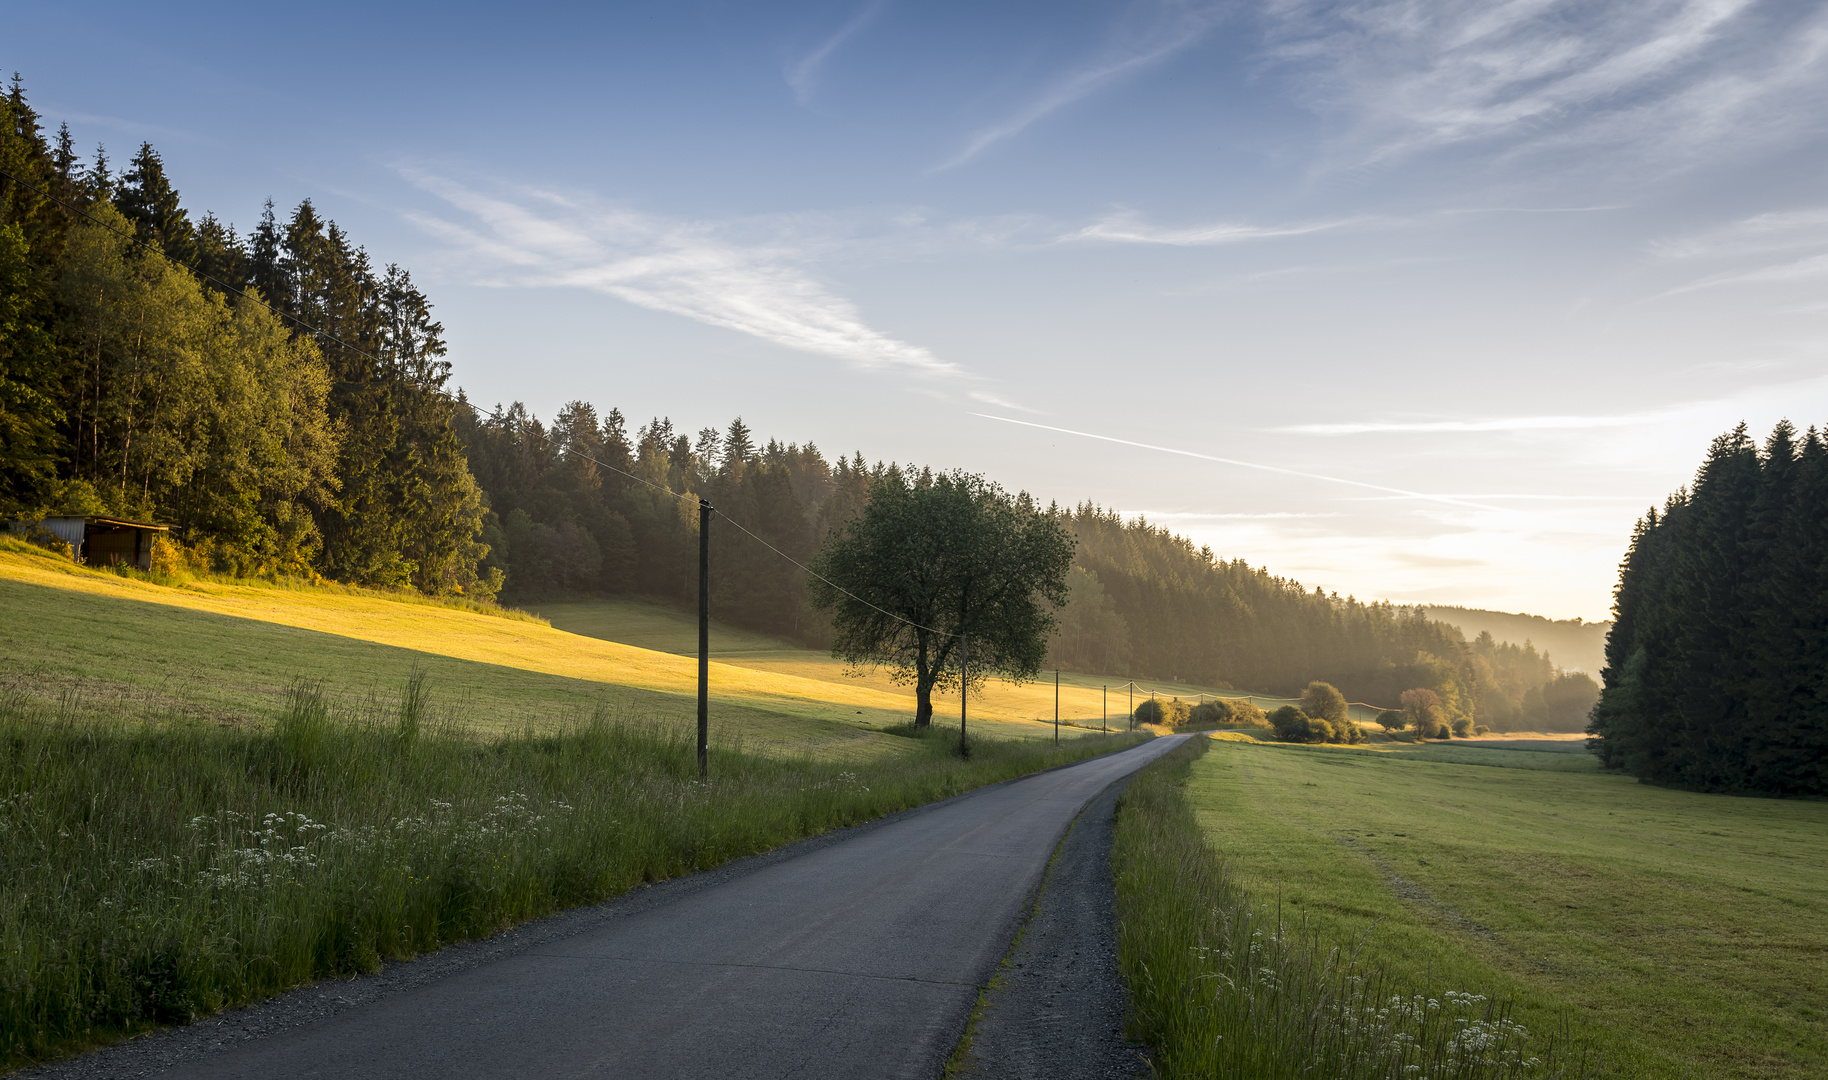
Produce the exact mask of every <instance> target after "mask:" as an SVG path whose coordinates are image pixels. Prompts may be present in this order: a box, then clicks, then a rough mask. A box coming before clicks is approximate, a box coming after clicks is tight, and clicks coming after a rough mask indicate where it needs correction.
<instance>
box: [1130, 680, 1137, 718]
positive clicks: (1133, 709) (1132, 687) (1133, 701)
mask: <svg viewBox="0 0 1828 1080" xmlns="http://www.w3.org/2000/svg"><path fill="white" fill-rule="evenodd" d="M1130 730H1131V731H1135V730H1136V680H1135V679H1131V680H1130Z"/></svg>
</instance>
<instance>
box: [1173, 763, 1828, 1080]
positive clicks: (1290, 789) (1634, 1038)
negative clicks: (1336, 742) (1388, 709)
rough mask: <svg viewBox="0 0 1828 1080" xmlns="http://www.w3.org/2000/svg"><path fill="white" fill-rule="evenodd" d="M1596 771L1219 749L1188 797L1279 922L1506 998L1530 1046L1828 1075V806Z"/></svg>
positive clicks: (1689, 1069)
mask: <svg viewBox="0 0 1828 1080" xmlns="http://www.w3.org/2000/svg"><path fill="white" fill-rule="evenodd" d="M1527 744H1528V743H1527V741H1526V745H1527ZM1542 744H1546V745H1553V743H1552V742H1549V741H1547V740H1544V741H1542ZM1591 761H1592V759H1591V758H1590V757H1589V756H1588V755H1585V754H1581V753H1578V752H1574V753H1567V752H1555V751H1552V750H1549V751H1544V750H1534V751H1533V750H1499V749H1490V748H1484V747H1476V746H1464V745H1460V744H1459V740H1455V741H1454V742H1452V743H1442V744H1430V745H1427V746H1425V747H1416V748H1414V749H1413V750H1404V749H1403V748H1402V747H1401V746H1400V745H1399V746H1398V747H1395V748H1393V752H1389V753H1378V752H1370V751H1366V750H1363V749H1359V748H1351V749H1339V748H1333V747H1295V746H1285V745H1274V744H1254V745H1246V744H1243V743H1236V742H1218V741H1212V742H1211V744H1210V749H1209V751H1208V752H1207V753H1206V755H1205V756H1204V757H1203V758H1201V759H1200V760H1199V761H1197V762H1196V763H1194V764H1193V765H1192V767H1191V773H1190V776H1189V780H1188V783H1187V786H1186V788H1185V793H1186V799H1187V801H1188V803H1189V804H1190V805H1191V807H1192V808H1193V810H1194V812H1195V813H1196V814H1197V820H1198V822H1199V825H1200V827H1201V829H1202V830H1203V831H1204V833H1205V835H1206V837H1207V838H1208V840H1209V842H1210V844H1211V846H1212V848H1213V849H1214V851H1215V852H1216V854H1217V855H1218V857H1220V858H1222V859H1223V860H1224V861H1225V864H1226V866H1227V867H1228V871H1229V873H1230V876H1231V878H1232V880H1233V881H1235V882H1236V883H1237V885H1238V887H1240V888H1243V889H1246V890H1249V891H1250V892H1252V893H1253V894H1255V896H1256V897H1257V898H1258V900H1259V901H1260V902H1271V901H1272V900H1273V899H1274V898H1278V897H1279V898H1280V901H1281V903H1282V908H1283V911H1284V914H1285V921H1288V922H1291V923H1294V922H1300V923H1305V925H1306V926H1307V927H1308V928H1309V929H1310V930H1312V931H1313V932H1314V933H1315V934H1317V935H1318V936H1319V938H1320V940H1322V941H1323V942H1325V943H1326V944H1327V946H1328V947H1338V948H1340V949H1342V950H1344V951H1347V952H1350V951H1353V950H1357V951H1358V953H1359V956H1360V957H1361V960H1363V961H1364V962H1365V963H1367V964H1369V965H1372V966H1375V967H1377V968H1379V969H1381V970H1383V971H1385V972H1387V973H1390V974H1391V975H1392V976H1393V977H1397V978H1399V979H1401V980H1403V981H1406V982H1410V983H1413V984H1426V988H1427V989H1429V992H1430V993H1432V992H1433V991H1434V989H1449V988H1451V989H1459V990H1468V989H1471V990H1476V991H1477V992H1479V993H1485V994H1490V995H1492V996H1493V997H1494V998H1499V997H1502V998H1504V999H1507V1000H1509V1001H1510V1002H1511V1003H1512V1009H1513V1012H1512V1015H1513V1018H1514V1019H1516V1020H1518V1021H1519V1022H1521V1023H1523V1024H1525V1025H1526V1026H1527V1027H1529V1028H1531V1029H1532V1030H1544V1029H1547V1028H1551V1027H1554V1026H1555V1025H1556V1024H1558V1023H1559V1022H1560V1017H1561V1015H1562V1013H1563V1011H1564V1010H1565V1009H1571V1010H1572V1015H1573V1017H1574V1018H1575V1023H1576V1025H1577V1029H1578V1031H1579V1032H1580V1034H1581V1035H1582V1037H1583V1038H1585V1039H1587V1040H1589V1041H1590V1043H1591V1045H1592V1046H1593V1047H1595V1048H1596V1050H1598V1051H1599V1052H1601V1053H1603V1055H1604V1060H1605V1075H1606V1076H1608V1077H1627V1078H1635V1077H1657V1078H1668V1080H1681V1078H1684V1077H1688V1078H1694V1080H1699V1078H1701V1077H1709V1078H1713V1077H1723V1078H1736V1077H1743V1078H1753V1077H1756V1078H1778V1077H1783V1078H1797V1080H1801V1078H1803V1077H1815V1076H1820V1075H1824V1073H1828V1023H1825V1022H1828V980H1824V979H1823V978H1822V977H1821V974H1822V971H1823V970H1824V969H1823V960H1824V956H1825V955H1828V954H1825V952H1824V949H1825V948H1828V946H1825V944H1824V943H1828V803H1824V802H1821V801H1819V800H1817V801H1802V800H1776V799H1747V798H1735V797H1729V796H1720V795H1705V794H1697V793H1693V792H1681V791H1669V790H1665V789H1661V788H1655V787H1649V786H1646V785H1642V784H1639V783H1636V782H1635V781H1633V780H1631V779H1629V778H1626V777H1620V776H1613V775H1606V774H1602V773H1598V772H1596V771H1593V769H1592V766H1591ZM1492 766H1497V767H1492ZM1568 770H1573V771H1568Z"/></svg>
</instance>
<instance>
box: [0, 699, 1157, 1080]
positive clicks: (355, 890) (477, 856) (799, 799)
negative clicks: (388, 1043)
mask: <svg viewBox="0 0 1828 1080" xmlns="http://www.w3.org/2000/svg"><path fill="white" fill-rule="evenodd" d="M926 731H928V732H930V733H931V734H930V735H912V734H911V735H910V737H905V738H893V737H887V738H885V742H886V743H887V744H889V745H890V746H891V748H892V752H886V753H881V754H878V755H876V756H875V757H874V758H873V759H871V760H866V761H834V760H825V759H820V758H813V757H800V758H788V757H782V756H778V755H776V756H763V755H758V754H754V753H750V752H746V751H745V750H744V749H743V748H742V747H741V746H740V745H736V746H722V747H714V748H713V750H712V757H711V773H710V780H709V781H708V782H700V781H699V780H698V779H697V775H696V761H695V756H694V754H695V751H694V747H693V745H692V743H691V741H690V739H689V737H687V736H686V734H685V733H684V732H683V731H681V730H680V729H678V728H674V727H670V726H665V725H661V724H657V723H654V722H651V721H649V720H647V719H645V718H643V717H642V716H640V715H639V714H631V713H628V712H624V711H620V710H617V709H614V708H612V707H609V706H607V705H605V706H604V707H602V708H599V709H597V710H595V711H594V712H592V713H589V714H584V715H579V716H576V717H574V719H573V720H572V722H570V723H568V724H565V725H563V726H562V727H561V728H559V729H558V730H550V731H546V732H537V731H526V732H521V733H509V734H504V735H499V736H495V737H492V738H476V737H473V736H472V735H470V734H469V733H468V732H467V731H466V730H465V726H464V717H463V715H462V711H461V708H460V707H459V706H457V705H452V704H449V703H445V704H441V702H440V695H439V688H438V687H437V686H436V685H435V684H433V683H431V682H430V681H428V680H427V679H426V678H425V677H424V676H423V675H422V674H418V673H415V675H414V676H413V677H411V678H409V679H407V680H406V681H405V683H404V684H403V685H401V686H400V687H399V688H398V693H397V696H396V697H394V698H392V699H391V700H380V701H377V700H376V699H374V698H372V697H371V698H368V699H365V700H364V699H354V700H350V699H339V698H336V697H332V696H330V695H327V694H326V693H325V692H324V691H323V689H322V687H321V686H319V685H317V684H314V683H302V682H301V683H298V684H295V685H294V686H293V687H292V688H291V690H290V691H289V693H288V694H287V704H286V707H285V710H284V712H283V714H282V715H281V716H280V717H279V719H278V721H277V722H276V723H274V724H272V725H270V726H261V727H238V728H225V727H221V726H217V725H213V724H206V723H197V722H194V721H186V720H182V719H173V720H170V721H167V722H137V723H118V722H113V723H111V722H107V721H105V720H101V719H98V718H97V717H95V716H94V715H91V714H90V713H89V711H88V710H87V708H86V706H85V703H84V702H82V701H81V700H80V698H79V697H77V696H75V695H71V696H70V697H67V698H66V699H65V700H64V701H63V702H61V703H59V704H58V705H55V706H47V705H43V704H28V703H25V702H22V701H21V700H19V699H18V697H17V696H16V695H15V696H13V697H10V698H6V699H0V867H4V873H3V874H0V946H3V955H0V1031H4V1032H5V1033H6V1035H5V1045H4V1046H0V1065H17V1064H21V1063H24V1062H29V1061H33V1060H40V1059H43V1058H45V1057H49V1056H53V1055H56V1054H59V1053H63V1052H69V1051H73V1050H76V1049H80V1048H82V1047H85V1046H91V1045H95V1044H98V1043H102V1042H106V1041H110V1040H113V1039H116V1038H119V1037H121V1036H124V1035H128V1034H131V1033H132V1032H135V1031H138V1030H143V1029H145V1028H148V1027H151V1026H156V1025H160V1024H170V1023H181V1022H184V1021H187V1020H189V1019H191V1018H193V1017H195V1016H198V1015H202V1014H207V1013H210V1012H213V1011H215V1010H219V1009H222V1008H225V1007H228V1006H232V1005H238V1004H243V1003H247V1002H251V1001H254V1000H257V999H259V998H262V997H266V996H269V995H271V994H273V993H276V992H278V991H280V990H283V989H285V988H287V987H290V986H295V985H298V984H299V983H302V982H306V981H309V980H312V979H317V978H323V977H327V976H338V975H349V974H354V973H356V972H361V971H370V970H374V969H375V968H376V967H377V966H378V965H379V964H380V963H381V962H382V961H383V960H386V959H391V958H401V957H410V956H412V955H414V954H415V953H419V952H423V951H426V950H429V949H435V948H437V947H439V946H441V945H443V944H446V943H449V942H452V941H457V940H462V939H465V938H472V937H477V936H482V935H487V934H489V933H492V932H494V931H496V930H498V929H501V928H503V927H505V926H508V925H511V924H513V923H516V922H519V921H522V920H525V919H529V918H534V917H538V916H541V915H546V914H549V913H552V912H555V911H557V910H560V909H562V908H565V907H568V906H573V905H577V904H584V903H590V902H593V901H598V900H603V899H606V898H608V897H612V896H615V895H617V894H619V893H622V892H624V891H626V890H628V889H630V888H633V887H635V886H637V885H640V884H642V883H644V882H651V881H657V880H661V879H664V878H669V877H673V876H676V875H680V874H686V873H691V872H693V871H696V870H702V869H706V868H708V867H712V866H716V865H718V864H720V863H723V862H725V861H727V860H729V859H733V858H737V857H739V856H743V855H749V854H754V853H757V852H761V851H766V850H768V849H770V848H773V847H776V846H779V845H781V844H785V843H788V842H791V841H793V840H797V839H800V838H802V837H806V836H812V835H815V834H818V833H821V832H825V831H827V830H830V829H834V828H839V827H842V826H846V825H853V824H857V823H859V822H863V821H868V820H870V819H872V818H875V817H879V816H881V815H883V814H887V813H891V812H893V811H896V810H901V809H904V808H907V807H911V806H915V805H919V804H921V803H925V802H929V801H932V800H934V799H939V798H944V797H946V796H948V795H952V794H955V793H958V792H962V791H965V790H968V789H970V788H974V787H977V786H980V785H983V784H987V783H994V782H996V781H999V780H1005V779H1009V778H1012V777H1015V776H1020V775H1023V774H1025V773H1029V772H1032V771H1035V770H1037V769H1043V768H1048V767H1051V766H1054V765H1059V764H1064V763H1068V762H1071V761H1075V760H1080V759H1083V758H1086V757H1090V756H1093V755H1095V754H1099V753H1103V752H1107V751H1110V750H1114V749H1118V748H1120V747H1123V746H1128V745H1131V744H1133V743H1134V742H1136V741H1138V739H1140V738H1142V736H1125V735H1112V736H1111V737H1109V738H1097V737H1085V738H1080V739H1074V740H1070V741H1068V742H1066V743H1065V744H1064V745H1063V746H1061V747H1060V748H1059V749H1055V748H1054V747H1053V746H1052V745H1051V744H1050V743H1047V742H1042V741H1039V740H1030V741H1015V740H999V739H994V738H983V737H979V738H975V739H974V740H973V742H972V747H971V753H970V756H969V758H960V757H959V756H957V753H956V741H957V733H956V731H953V732H948V731H947V729H946V728H945V727H944V726H943V725H940V726H935V727H932V728H929V729H926Z"/></svg>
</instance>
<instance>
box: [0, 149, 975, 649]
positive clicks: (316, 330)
mask: <svg viewBox="0 0 1828 1080" xmlns="http://www.w3.org/2000/svg"><path fill="white" fill-rule="evenodd" d="M0 176H4V177H6V178H7V179H8V180H11V181H12V182H13V183H15V184H18V185H19V186H20V187H23V188H25V189H27V190H28V191H32V192H35V193H36V194H38V195H39V196H41V197H42V198H45V199H48V200H50V201H51V202H54V203H56V204H57V205H58V206H61V207H62V208H63V209H64V210H65V211H67V212H70V213H74V214H80V215H81V216H82V217H84V218H86V219H88V220H89V221H90V222H91V223H93V224H95V225H97V226H99V227H101V228H103V229H106V230H108V231H109V232H111V233H113V234H114V235H116V236H118V237H120V238H121V239H123V240H126V241H127V242H129V243H132V244H137V245H139V246H140V247H142V248H146V249H147V250H149V251H155V252H157V253H158V254H159V256H160V257H161V258H164V259H168V260H170V261H172V262H177V263H178V265H179V266H182V267H184V268H185V269H186V270H189V271H190V272H191V273H193V274H195V275H197V276H198V277H200V278H202V279H203V280H205V281H208V282H210V283H211V284H213V285H215V286H216V287H218V288H220V289H221V290H223V291H224V292H227V293H230V294H232V295H234V296H236V297H238V298H240V299H242V300H246V301H248V302H250V303H254V304H259V305H260V306H261V307H263V308H266V309H267V310H268V311H270V312H272V313H273V314H274V315H275V316H277V317H279V318H281V319H284V320H286V321H288V322H290V323H292V324H293V325H295V326H297V327H299V328H300V329H302V330H306V331H308V332H310V333H312V334H316V335H318V336H319V337H322V338H325V339H327V340H329V341H331V342H334V343H335V344H336V345H338V346H339V347H341V348H343V349H347V350H348V351H350V352H352V353H354V354H356V355H357V356H361V357H365V358H367V359H368V360H370V361H372V362H374V363H375V364H376V365H377V366H380V365H385V364H386V363H387V362H386V361H384V360H382V359H381V358H380V357H378V356H376V355H374V354H373V353H371V352H369V351H367V350H366V349H361V348H357V347H356V346H354V345H351V344H349V343H348V342H346V341H344V340H343V339H341V338H339V337H337V336H336V335H335V334H332V333H330V332H329V331H328V330H325V329H323V328H321V327H317V326H313V325H312V324H310V323H308V322H306V321H304V320H303V319H301V318H299V317H298V316H296V315H293V314H291V313H289V312H286V311H282V310H280V309H279V308H276V307H274V306H273V305H272V304H269V303H267V302H266V301H265V300H264V299H262V298H260V297H258V296H253V295H249V294H248V293H246V292H244V291H242V290H241V289H238V288H236V287H235V286H233V285H230V284H229V283H228V282H226V281H223V280H222V279H220V278H217V277H215V276H213V275H211V274H207V273H205V272H204V271H203V270H202V269H201V268H200V267H197V266H192V265H190V264H189V263H184V262H179V261H178V260H176V259H171V256H169V255H167V254H166V253H165V252H164V251H163V250H161V249H159V248H156V247H154V246H153V245H151V244H148V243H147V242H146V241H144V240H141V239H140V238H139V237H138V236H135V235H132V234H131V233H124V232H122V231H121V230H119V229H117V228H115V227H114V226H112V225H110V224H108V223H107V222H105V221H103V220H101V219H100V218H98V217H96V216H95V215H94V214H91V213H89V212H88V211H87V210H85V209H83V208H82V207H80V206H77V205H76V204H74V203H71V202H69V201H67V200H65V199H62V198H59V197H58V196H56V195H53V194H51V193H50V192H48V191H45V190H44V189H43V188H40V187H38V186H37V185H36V184H33V183H31V182H30V181H28V180H24V179H21V178H20V177H18V176H15V175H13V174H12V173H10V172H8V171H6V170H5V169H0ZM435 392H436V393H439V394H442V395H443V396H444V397H445V398H446V399H448V400H449V401H450V402H451V403H452V404H454V405H462V406H464V407H465V408H467V409H469V410H470V411H471V412H473V413H475V414H476V415H477V416H488V417H490V418H497V417H499V415H500V414H499V413H485V412H483V410H482V409H481V407H479V406H477V405H476V404H475V403H473V402H471V401H469V400H468V399H466V398H461V397H456V396H454V395H452V394H450V393H449V392H447V391H445V390H443V389H442V388H440V389H438V390H437V391H435ZM566 453H568V454H571V453H575V454H576V455H577V456H578V457H581V458H583V459H584V460H585V461H588V462H590V463H591V464H593V465H596V466H598V467H600V468H604V469H608V470H609V471H610V472H613V473H616V474H617V475H619V476H626V477H628V478H629V479H630V480H633V481H635V482H636V483H637V484H643V485H645V486H647V487H650V488H652V489H654V490H655V491H658V492H660V493H661V494H663V495H670V496H672V497H673V498H675V499H681V500H684V501H686V502H702V501H703V500H701V499H698V498H697V496H693V495H686V494H681V493H680V492H677V491H674V490H672V489H671V488H667V487H663V486H661V485H659V484H656V483H654V482H653V481H651V480H648V479H645V478H643V477H640V476H636V475H635V474H634V473H631V472H628V471H627V470H625V469H619V468H617V467H616V466H614V465H611V464H610V463H609V462H607V461H599V460H597V459H596V458H594V457H592V456H590V455H589V454H586V453H583V452H581V451H575V450H570V449H567V451H566ZM711 512H712V513H714V514H716V515H717V516H719V517H721V518H723V519H724V520H725V521H728V522H729V523H730V524H731V525H734V526H736V528H737V530H738V531H739V532H741V533H743V535H745V536H747V537H749V538H750V539H751V540H754V541H755V542H756V543H758V544H761V545H762V546H763V547H765V548H767V549H768V550H769V551H772V552H774V553H775V554H776V555H779V556H780V557H781V558H783V559H786V560H787V561H788V562H790V563H792V564H793V565H795V566H797V567H799V568H800V569H801V570H802V571H804V572H805V573H806V574H807V575H808V576H810V577H814V578H817V579H819V580H820V581H823V582H824V583H825V584H827V585H830V586H831V587H832V588H834V589H836V590H838V591H839V592H840V593H843V594H844V595H845V596H848V597H850V598H851V599H852V600H855V601H856V602H857V603H859V604H862V605H863V606H864V607H867V608H869V609H870V610H872V611H877V612H880V613H882V614H884V615H887V616H888V617H889V618H891V619H894V620H895V621H897V622H899V623H902V624H904V625H907V626H911V627H913V628H915V629H916V630H925V631H927V632H928V633H930V634H939V635H940V636H942V637H958V636H959V635H958V634H949V633H947V632H946V631H944V630H938V629H935V628H933V627H931V626H923V625H922V624H920V623H917V622H915V621H914V620H912V619H907V618H903V617H902V616H900V615H897V614H895V613H894V612H892V611H890V610H888V609H887V608H884V607H879V606H877V605H876V604H872V603H870V602H869V601H868V600H865V599H864V598H863V597H861V596H858V595H857V594H856V593H853V592H851V591H850V590H849V589H846V588H844V587H843V586H842V585H839V584H838V583H836V582H834V581H832V580H831V579H830V578H828V577H826V576H824V575H823V574H820V573H817V572H815V571H814V570H813V569H812V568H811V567H809V566H807V565H806V564H805V563H802V562H800V561H799V560H798V559H796V558H794V557H793V556H791V555H789V554H787V553H786V552H784V551H782V550H781V549H780V548H777V547H775V546H774V545H773V544H770V543H769V542H768V541H766V540H763V539H762V538H761V537H759V536H757V535H756V534H755V533H753V532H750V531H749V530H748V529H747V528H744V527H743V525H742V523H741V522H739V521H737V520H736V519H734V518H732V517H730V515H728V514H726V513H724V512H723V511H721V510H719V509H717V508H716V507H712V508H711Z"/></svg>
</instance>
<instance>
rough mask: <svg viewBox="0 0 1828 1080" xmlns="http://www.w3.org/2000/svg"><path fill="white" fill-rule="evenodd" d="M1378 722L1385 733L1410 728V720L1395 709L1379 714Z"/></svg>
mask: <svg viewBox="0 0 1828 1080" xmlns="http://www.w3.org/2000/svg"><path fill="white" fill-rule="evenodd" d="M1377 722H1378V724H1379V725H1381V726H1382V727H1383V729H1384V730H1385V731H1401V730H1403V729H1404V728H1406V727H1408V726H1409V718H1408V717H1407V716H1404V715H1403V714H1402V713H1400V712H1397V711H1396V710H1395V709H1385V710H1384V711H1383V712H1381V713H1378V714H1377Z"/></svg>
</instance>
